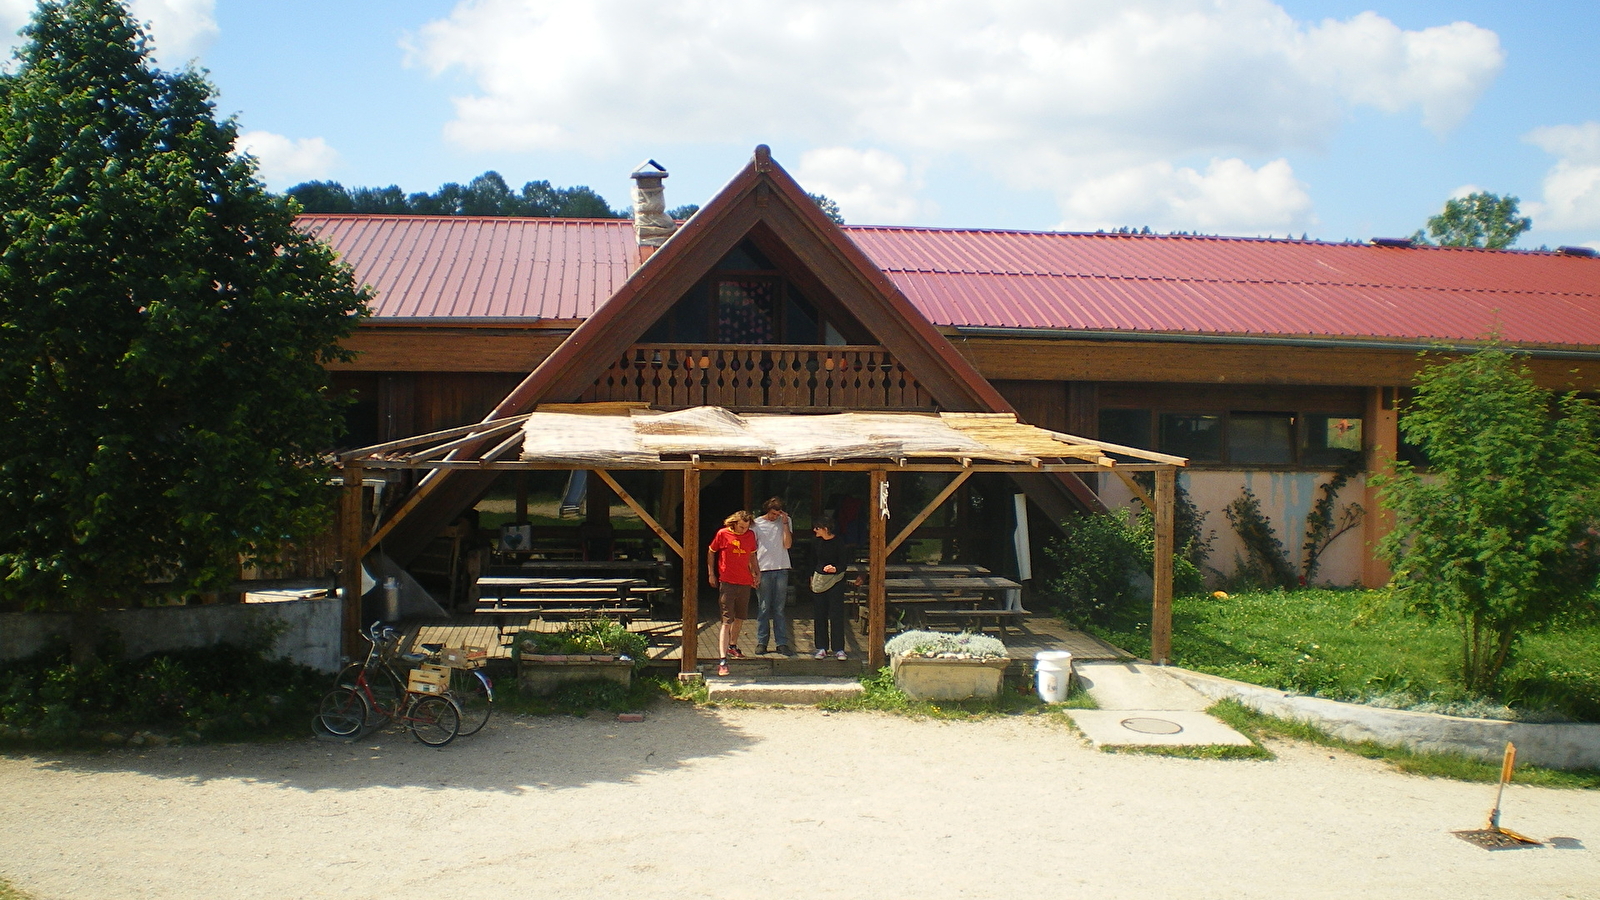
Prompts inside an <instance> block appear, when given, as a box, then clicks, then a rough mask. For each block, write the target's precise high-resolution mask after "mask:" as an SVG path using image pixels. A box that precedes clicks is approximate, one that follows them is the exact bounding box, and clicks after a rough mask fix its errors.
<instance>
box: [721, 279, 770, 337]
mask: <svg viewBox="0 0 1600 900" xmlns="http://www.w3.org/2000/svg"><path fill="white" fill-rule="evenodd" d="M777 288H778V286H777V284H776V283H775V282H772V281H766V280H757V279H748V280H746V279H739V280H728V281H719V282H717V341H718V342H719V343H723V344H770V343H772V342H773V341H774V340H775V339H776V338H777V331H778V329H777V313H778V303H777V295H778V290H777Z"/></svg>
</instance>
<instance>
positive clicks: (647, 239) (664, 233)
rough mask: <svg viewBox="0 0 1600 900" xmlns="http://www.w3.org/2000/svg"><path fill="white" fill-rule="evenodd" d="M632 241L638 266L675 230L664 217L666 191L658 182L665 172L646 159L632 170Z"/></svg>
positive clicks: (659, 166)
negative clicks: (634, 243)
mask: <svg viewBox="0 0 1600 900" xmlns="http://www.w3.org/2000/svg"><path fill="white" fill-rule="evenodd" d="M632 177H633V237H634V240H635V241H636V242H637V243H638V245H639V265H644V261H645V260H647V259H649V258H650V255H651V254H652V253H655V252H656V248H657V247H660V246H661V245H662V244H664V243H666V242H667V238H669V237H672V233H673V232H674V231H677V230H678V223H676V222H674V221H672V219H671V218H670V217H668V216H667V197H666V191H665V190H664V189H663V188H662V187H661V182H662V180H663V179H665V178H666V177H667V170H666V169H663V168H662V167H661V164H660V163H658V162H656V161H655V160H653V159H647V160H645V161H644V162H642V163H640V164H639V167H638V168H637V169H634V170H633V176H632Z"/></svg>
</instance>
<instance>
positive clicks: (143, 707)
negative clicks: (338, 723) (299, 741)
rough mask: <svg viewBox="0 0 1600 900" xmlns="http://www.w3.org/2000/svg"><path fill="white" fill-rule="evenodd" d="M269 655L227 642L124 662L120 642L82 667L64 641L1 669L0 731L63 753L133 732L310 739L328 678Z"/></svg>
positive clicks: (256, 647)
mask: <svg viewBox="0 0 1600 900" xmlns="http://www.w3.org/2000/svg"><path fill="white" fill-rule="evenodd" d="M266 649H267V648H266V646H264V645H263V644H260V643H256V644H251V645H247V646H241V645H236V644H220V645H217V646H214V647H203V648H196V649H188V650H170V651H164V652H161V653H155V654H151V655H149V656H145V657H142V658H140V659H135V660H125V659H123V658H122V655H121V652H120V647H119V646H118V645H117V642H116V640H115V637H114V636H113V637H112V638H111V639H109V640H108V641H107V642H106V643H104V644H102V645H101V646H100V647H99V649H98V653H97V654H96V657H95V659H94V661H93V662H91V663H88V664H85V665H75V664H74V663H73V662H72V661H71V654H70V651H69V649H68V647H67V646H66V645H65V644H64V643H63V644H59V645H56V646H52V647H48V648H46V649H45V650H44V651H42V652H40V653H38V654H36V655H34V656H32V657H30V658H28V659H24V660H18V661H14V662H9V663H4V664H0V726H3V729H0V731H3V734H4V735H5V736H6V737H9V738H12V739H17V738H27V739H31V740H33V741H37V742H40V743H44V744H65V745H72V744H79V743H84V742H94V743H99V742H100V741H101V739H102V736H103V735H105V734H108V733H111V734H128V733H130V732H134V731H151V732H154V733H157V734H164V735H167V736H188V737H189V738H190V739H191V740H193V739H196V738H205V739H220V740H233V739H241V738H251V737H269V736H281V735H287V734H300V733H303V732H304V730H305V727H306V723H307V722H308V721H309V719H310V716H311V715H312V712H313V710H314V707H315V705H316V701H317V698H318V697H320V696H321V694H322V693H323V692H324V691H326V690H327V686H328V678H327V676H326V675H324V674H322V673H320V672H317V671H315V670H312V669H309V668H307V667H305V666H302V665H299V664H297V663H293V662H289V661H287V660H282V659H273V658H270V657H269V656H268V655H267V652H266Z"/></svg>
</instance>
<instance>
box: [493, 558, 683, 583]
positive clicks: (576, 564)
mask: <svg viewBox="0 0 1600 900" xmlns="http://www.w3.org/2000/svg"><path fill="white" fill-rule="evenodd" d="M494 569H495V572H496V574H504V573H512V572H515V573H516V574H519V575H521V574H534V573H541V572H547V573H550V574H552V575H560V574H563V573H587V572H596V573H611V572H640V573H644V574H646V575H648V576H649V577H651V578H653V579H655V580H657V581H660V580H662V579H664V578H665V577H666V574H665V573H666V571H667V564H666V563H664V562H662V561H661V560H659V559H596V560H587V559H525V560H522V561H521V562H518V563H516V564H515V565H497V566H495V567H494Z"/></svg>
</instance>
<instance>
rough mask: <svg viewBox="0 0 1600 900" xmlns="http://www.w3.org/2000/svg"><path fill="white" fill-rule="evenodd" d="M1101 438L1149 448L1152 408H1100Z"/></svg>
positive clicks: (1128, 445) (1111, 441)
mask: <svg viewBox="0 0 1600 900" xmlns="http://www.w3.org/2000/svg"><path fill="white" fill-rule="evenodd" d="M1100 440H1102V441H1105V442H1107V443H1110V444H1122V445H1123V446H1126V447H1139V448H1141V449H1144V450H1148V449H1150V447H1151V444H1152V441H1151V440H1150V410H1148V409H1102V410H1100Z"/></svg>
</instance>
